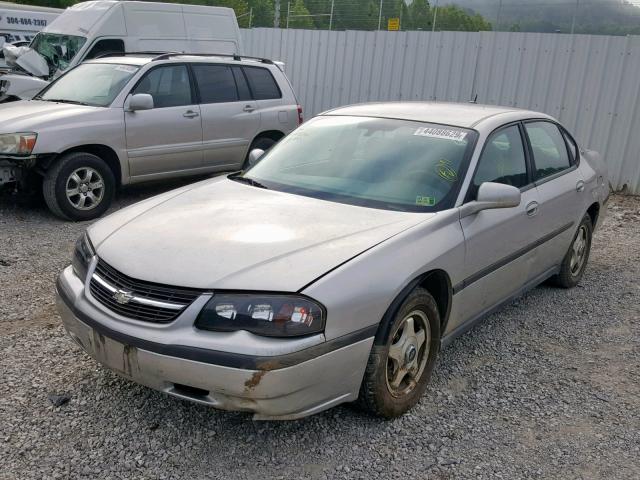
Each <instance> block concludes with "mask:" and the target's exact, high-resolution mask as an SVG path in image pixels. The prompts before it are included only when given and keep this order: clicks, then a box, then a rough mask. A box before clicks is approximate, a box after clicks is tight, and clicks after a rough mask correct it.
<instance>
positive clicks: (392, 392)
mask: <svg viewBox="0 0 640 480" xmlns="http://www.w3.org/2000/svg"><path fill="white" fill-rule="evenodd" d="M390 332H391V333H390V335H389V338H388V339H387V340H386V342H385V344H384V345H375V344H374V346H373V348H372V349H371V354H370V355H369V362H368V363H367V369H366V371H365V374H364V379H363V380H362V385H361V386H360V396H359V397H358V403H359V404H360V406H362V407H364V409H365V410H368V411H369V412H371V413H373V414H375V415H378V416H380V417H384V418H394V417H397V416H399V415H402V414H403V413H405V412H406V411H407V410H409V409H410V408H411V407H413V406H414V405H415V404H416V403H418V401H419V400H420V397H421V396H422V394H423V393H424V391H425V389H426V388H427V384H428V383H429V379H430V377H431V372H432V371H433V367H434V366H435V362H436V357H437V356H438V351H439V349H440V315H439V313H438V307H437V305H436V302H435V300H434V299H433V297H432V296H431V294H430V293H429V292H427V291H426V290H424V289H422V288H417V289H416V290H414V291H413V292H412V293H411V294H410V295H409V296H408V297H407V299H406V300H405V301H404V302H403V304H402V306H401V307H400V309H399V310H398V312H397V313H396V315H395V317H394V318H393V319H392V324H391V328H390Z"/></svg>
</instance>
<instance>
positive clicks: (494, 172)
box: [450, 124, 539, 330]
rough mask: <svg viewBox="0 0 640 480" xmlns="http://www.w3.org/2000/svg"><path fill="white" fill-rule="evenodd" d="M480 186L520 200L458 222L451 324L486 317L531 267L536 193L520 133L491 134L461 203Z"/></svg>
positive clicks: (509, 130) (514, 128)
mask: <svg viewBox="0 0 640 480" xmlns="http://www.w3.org/2000/svg"><path fill="white" fill-rule="evenodd" d="M483 182H496V183H503V184H507V185H513V186H515V187H518V188H520V190H521V194H522V200H521V202H520V205H519V206H517V207H514V208H501V209H495V210H483V211H481V212H478V213H477V214H474V215H471V216H468V217H465V218H463V219H462V220H461V225H462V230H463V233H464V237H465V275H464V280H463V281H462V282H461V283H460V284H458V285H456V286H454V289H455V292H454V293H455V295H456V297H457V298H456V302H455V303H456V304H457V305H458V307H457V311H456V312H455V316H454V315H453V314H452V317H451V320H452V321H453V322H455V323H456V324H457V325H450V329H452V330H453V329H455V328H456V327H457V326H460V325H461V324H463V323H466V322H467V321H470V320H473V319H475V318H476V317H478V316H479V315H482V314H484V313H486V312H487V311H488V310H490V309H491V308H492V307H493V306H495V305H496V304H498V303H500V302H501V301H502V300H506V299H507V298H509V297H510V296H511V295H513V294H514V293H516V292H517V291H518V290H519V289H521V288H522V287H523V285H524V284H525V283H526V282H527V281H528V279H529V272H530V270H531V266H532V264H533V263H535V251H534V249H533V248H529V246H530V245H532V244H533V242H535V239H536V236H537V231H536V228H537V227H536V221H535V217H536V214H537V205H538V203H537V202H538V201H539V200H538V192H537V190H536V188H535V186H533V185H532V184H531V182H530V174H529V169H528V165H527V160H526V156H525V150H524V141H523V132H522V129H521V127H520V125H519V124H512V125H509V126H506V127H503V128H502V129H500V130H497V131H496V132H494V133H493V134H492V135H491V136H490V137H489V138H488V139H487V142H486V143H485V147H484V149H483V152H482V155H481V156H480V159H479V161H478V167H477V168H476V171H475V173H474V176H473V179H472V182H471V184H470V186H469V189H470V191H469V193H468V195H467V201H473V200H475V198H476V194H477V190H478V188H479V187H480V185H481V184H482V183H483Z"/></svg>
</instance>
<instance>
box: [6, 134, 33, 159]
mask: <svg viewBox="0 0 640 480" xmlns="http://www.w3.org/2000/svg"><path fill="white" fill-rule="evenodd" d="M37 138H38V134H37V133H8V134H4V135H0V153H7V154H9V155H31V152H32V151H33V147H35V145H36V139H37Z"/></svg>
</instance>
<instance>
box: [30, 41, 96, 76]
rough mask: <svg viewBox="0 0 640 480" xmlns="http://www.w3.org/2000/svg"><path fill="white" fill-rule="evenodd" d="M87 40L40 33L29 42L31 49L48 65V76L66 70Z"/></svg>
mask: <svg viewBox="0 0 640 480" xmlns="http://www.w3.org/2000/svg"><path fill="white" fill-rule="evenodd" d="M86 41H87V39H86V38H85V37H80V36H76V35H62V34H59V33H43V32H40V33H38V35H36V37H35V38H34V39H33V42H31V45H30V46H31V48H32V49H33V50H35V51H36V52H38V53H39V54H40V55H42V56H43V57H44V58H45V60H46V61H47V64H48V65H49V74H50V75H53V74H54V73H55V72H56V70H60V71H64V70H66V69H67V67H68V66H69V64H70V63H71V60H73V57H75V56H76V54H77V53H78V52H79V51H80V49H81V48H82V46H83V45H84V44H85V42H86Z"/></svg>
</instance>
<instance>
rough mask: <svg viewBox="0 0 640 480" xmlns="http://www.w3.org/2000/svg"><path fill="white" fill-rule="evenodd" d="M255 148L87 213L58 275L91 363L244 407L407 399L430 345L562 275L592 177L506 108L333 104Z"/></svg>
mask: <svg viewBox="0 0 640 480" xmlns="http://www.w3.org/2000/svg"><path fill="white" fill-rule="evenodd" d="M259 156H260V152H258V151H254V152H252V153H251V156H250V158H251V161H252V167H251V168H249V169H248V170H247V171H245V172H240V173H235V174H231V175H228V176H224V177H218V178H215V179H209V180H206V181H203V182H199V183H195V184H193V185H189V186H186V187H183V188H180V189H178V190H174V191H171V192H168V193H165V194H162V195H159V196H157V197H154V198H151V199H148V200H145V201H143V202H140V203H138V204H136V205H133V206H131V207H129V208H126V209H123V210H120V211H118V212H116V213H114V214H112V215H111V216H109V217H107V218H105V219H103V220H101V221H99V222H98V223H95V224H94V225H92V226H91V227H90V228H89V229H88V231H87V233H86V234H85V235H83V236H82V238H80V239H79V241H78V243H77V246H76V251H75V254H74V257H73V262H72V265H71V266H69V267H68V268H66V269H65V270H64V271H63V272H62V273H61V275H60V276H59V278H58V282H57V291H58V305H59V309H60V312H61V315H62V318H63V322H64V325H65V327H66V329H67V331H68V332H69V334H70V335H71V337H72V338H73V339H74V340H75V341H76V342H77V343H78V345H80V346H81V347H82V348H83V349H84V350H85V351H86V352H87V353H89V354H90V355H91V356H92V357H94V358H95V359H96V360H97V361H98V362H100V363H102V364H103V365H105V366H107V367H109V368H111V369H113V370H114V371H116V372H118V373H120V374H121V375H123V376H125V377H126V378H129V379H131V380H133V381H135V382H138V383H141V384H143V385H147V386H149V387H151V388H155V389H158V390H160V391H163V392H166V393H168V394H170V395H174V396H176V397H180V398H183V399H187V400H191V401H195V402H199V403H203V404H207V405H211V406H213V407H217V408H222V409H228V410H241V411H247V412H252V413H253V414H254V418H256V419H292V418H300V417H304V416H307V415H311V414H314V413H317V412H319V411H322V410H325V409H328V408H330V407H332V406H334V405H337V404H340V403H343V402H353V401H357V402H358V403H359V404H360V405H361V406H363V407H364V408H366V409H367V410H369V411H370V412H372V413H374V414H376V415H380V416H383V417H395V416H398V415H401V414H402V413H404V412H406V411H407V410H408V409H409V408H411V407H412V406H413V405H414V404H415V403H416V402H418V400H419V398H420V396H421V395H422V393H423V392H424V390H425V389H426V388H427V384H428V382H429V377H430V375H431V372H432V370H433V368H434V365H435V363H436V357H437V355H438V352H439V350H440V349H441V348H442V347H443V346H445V345H447V344H448V343H449V342H451V341H452V340H453V339H454V338H455V337H457V336H459V335H460V334H462V333H463V332H465V331H467V330H468V329H469V328H470V327H471V326H472V325H474V324H475V323H476V322H477V321H479V320H481V319H482V318H483V317H485V316H487V315H488V314H490V313H491V312H493V311H495V310H496V309H497V308H499V307H500V306H501V305H503V304H505V303H506V302H509V301H510V300H511V299H513V298H514V297H515V296H518V295H520V294H522V293H523V292H524V291H526V290H528V289H530V288H533V287H535V286H536V285H538V284H539V283H541V282H543V281H545V280H550V281H552V282H553V283H555V284H556V285H558V286H560V287H564V288H570V287H573V286H574V285H576V284H577V283H578V282H579V281H580V279H581V277H582V275H583V272H584V270H585V267H586V265H587V260H588V257H589V250H590V247H591V236H592V233H593V231H594V229H595V228H596V227H597V225H598V224H600V222H601V221H602V218H603V215H604V206H605V204H606V200H607V198H608V193H609V188H608V181H607V175H606V169H605V166H604V164H603V162H602V161H601V160H600V158H599V156H598V154H596V153H595V152H590V151H586V150H582V149H580V148H579V147H578V145H577V143H576V141H575V140H574V139H573V137H572V136H571V134H570V133H569V132H568V131H567V130H566V129H565V128H564V127H562V125H560V124H559V123H558V122H557V121H556V120H554V119H553V118H552V117H549V116H548V115H545V114H542V113H537V112H532V111H525V110H518V109H512V108H499V107H489V106H478V105H472V104H446V103H386V104H385V103H380V104H364V105H356V106H350V107H344V108H339V109H336V110H332V111H329V112H326V113H324V114H322V115H319V116H317V117H315V118H314V119H312V120H311V121H309V122H307V123H305V124H304V125H303V126H301V127H300V128H298V129H297V130H296V131H294V132H293V133H292V134H290V135H289V136H287V137H286V138H285V139H284V140H282V141H281V142H280V143H279V144H278V145H277V146H276V147H274V148H273V149H272V150H270V151H269V152H268V153H267V154H265V155H264V156H262V157H261V158H259Z"/></svg>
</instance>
